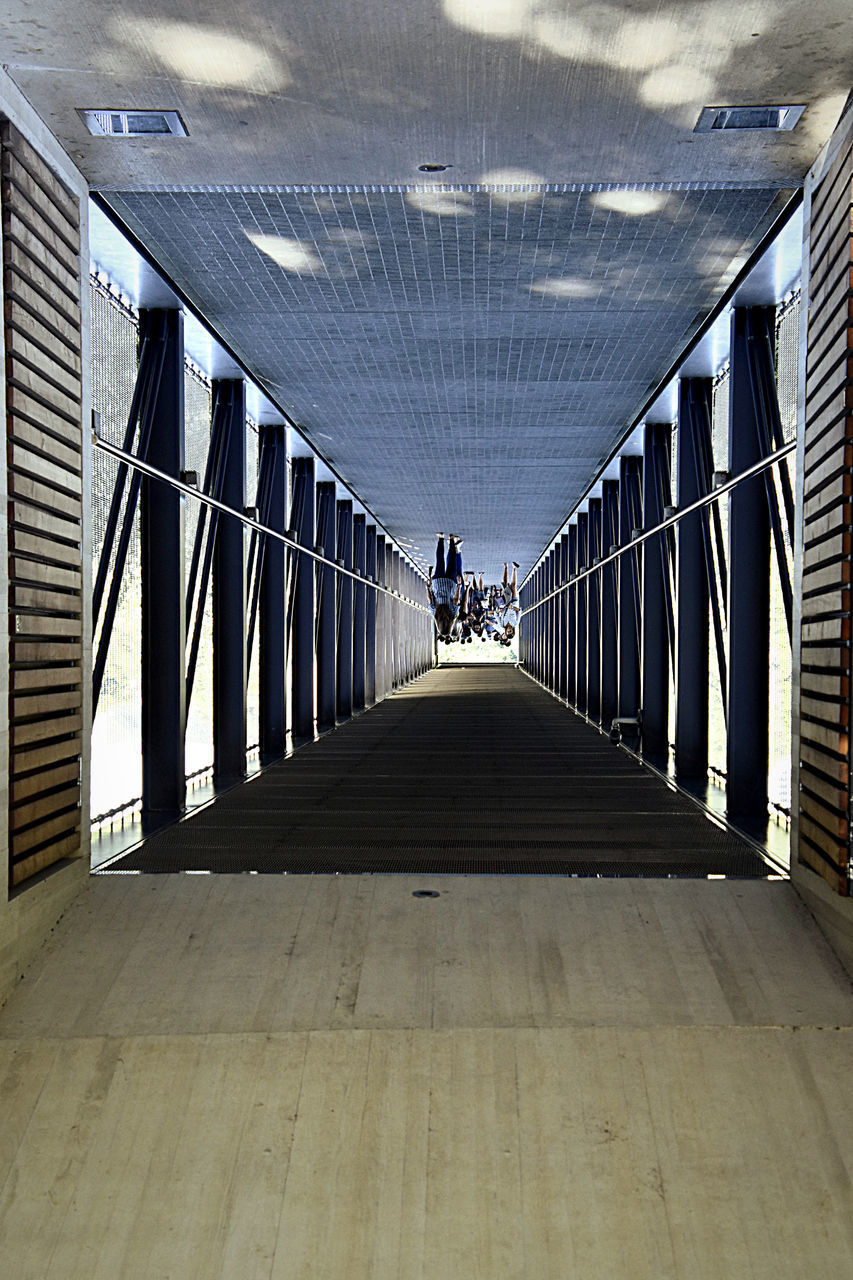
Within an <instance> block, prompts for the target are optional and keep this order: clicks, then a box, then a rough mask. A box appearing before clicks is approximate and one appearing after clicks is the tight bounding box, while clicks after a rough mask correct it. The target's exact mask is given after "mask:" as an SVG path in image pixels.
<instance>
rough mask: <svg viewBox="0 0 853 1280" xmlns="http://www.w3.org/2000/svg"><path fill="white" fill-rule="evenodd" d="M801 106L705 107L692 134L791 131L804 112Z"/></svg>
mask: <svg viewBox="0 0 853 1280" xmlns="http://www.w3.org/2000/svg"><path fill="white" fill-rule="evenodd" d="M805 109H806V108H805V105H802V106H770V107H768V106H757V107H705V108H704V109H703V111H702V114H701V115H700V117H699V119H698V120H697V122H696V127H695V129H694V130H693V132H694V133H716V132H717V131H718V130H722V129H774V130H780V129H781V130H790V129H793V128H794V126H795V125H796V123H797V121H798V120H799V118H800V116H801V115H802V114H803V112H804V111H805Z"/></svg>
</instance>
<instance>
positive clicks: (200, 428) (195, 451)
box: [184, 363, 213, 778]
mask: <svg viewBox="0 0 853 1280" xmlns="http://www.w3.org/2000/svg"><path fill="white" fill-rule="evenodd" d="M184 406H185V407H184V433H185V458H186V464H185V465H186V467H187V470H188V471H196V472H198V476H199V483H201V482H202V480H203V477H204V474H205V470H206V467H207V455H208V449H209V447H210V413H211V387H210V382H209V381H208V380H207V379H206V378H205V377H204V375H203V374H201V373H200V372H199V371H198V370H197V369H195V367H194V366H192V365H190V364H189V363H187V364H186V366H185V369H184ZM199 521H201V522H202V529H201V532H202V544H201V546H200V548H199V550H200V553H201V554H200V555H199V552H198V551H197V552H196V558H197V561H198V563H199V565H201V564H203V561H204V555H205V549H206V546H207V539H208V538H209V535H210V525H211V521H210V518H209V516H208V513H207V511H206V510H205V508H204V507H203V505H202V503H200V502H196V501H195V500H194V499H192V498H188V499H187V503H186V521H185V539H186V583H187V597H188V608H187V651H188V654H191V653H192V651H193V648H194V646H196V645H197V652H196V656H195V667H194V674H193V678H192V690H191V696H190V699H189V703H188V706H187V736H186V772H187V777H188V778H192V777H197V776H198V775H199V774H200V773H204V772H206V771H207V770H209V769H212V768H213V590H212V583H211V579H210V577H208V582H207V589H206V591H205V592H204V597H203V598H201V589H200V584H201V581H202V576H203V575H202V573H201V571H200V569H199V572H197V574H196V580H195V583H192V582H191V569H192V563H193V549H194V547H195V543H196V538H197V536H198V535H199ZM191 586H194V588H195V589H194V591H193V592H192V598H191V599H190V587H191ZM194 637H197V639H194Z"/></svg>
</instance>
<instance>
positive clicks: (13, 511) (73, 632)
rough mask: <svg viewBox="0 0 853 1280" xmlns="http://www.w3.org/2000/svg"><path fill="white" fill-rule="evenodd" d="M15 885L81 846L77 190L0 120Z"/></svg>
mask: <svg viewBox="0 0 853 1280" xmlns="http://www.w3.org/2000/svg"><path fill="white" fill-rule="evenodd" d="M0 169H1V170H2V210H3V214H2V231H3V308H4V350H5V362H6V449H7V462H8V485H9V510H8V520H9V650H10V652H9V660H10V676H9V718H10V721H9V722H10V747H9V774H10V777H9V847H10V868H9V877H10V884H11V886H18V885H21V884H23V883H24V882H25V881H26V880H28V879H29V878H30V877H32V876H34V875H36V874H37V873H38V872H40V871H42V870H44V868H45V867H48V866H51V865H52V864H53V863H55V862H57V861H59V860H60V859H63V858H68V857H73V856H75V855H77V854H79V852H80V753H81V743H82V738H81V734H82V726H83V706H82V680H83V652H82V534H81V519H82V465H81V460H82V414H81V405H82V387H81V354H82V343H81V319H80V279H79V276H80V216H79V208H78V204H77V201H76V199H74V198H73V197H72V196H71V195H69V193H68V192H67V191H66V190H65V188H64V187H63V186H62V184H61V183H60V182H59V181H58V179H57V178H56V176H55V175H54V174H53V172H52V171H51V169H50V168H49V167H48V166H47V165H46V164H45V163H44V161H43V160H42V159H41V157H40V156H39V155H38V154H37V153H36V152H35V151H34V150H33V149H32V147H31V146H30V145H29V144H28V143H27V142H26V140H25V139H24V138H23V137H22V136H21V134H20V133H19V132H18V131H17V129H15V128H14V126H13V125H11V124H10V123H9V122H8V121H3V122H2V125H0Z"/></svg>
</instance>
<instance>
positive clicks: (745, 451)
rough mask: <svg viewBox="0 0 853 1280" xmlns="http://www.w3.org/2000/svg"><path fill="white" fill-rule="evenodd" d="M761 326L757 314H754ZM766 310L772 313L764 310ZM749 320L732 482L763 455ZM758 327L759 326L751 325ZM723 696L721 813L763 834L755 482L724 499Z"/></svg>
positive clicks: (742, 332)
mask: <svg viewBox="0 0 853 1280" xmlns="http://www.w3.org/2000/svg"><path fill="white" fill-rule="evenodd" d="M756 310H757V311H758V312H759V315H758V316H757V317H756V318H757V319H758V320H759V321H761V320H763V321H764V323H765V326H766V316H764V315H763V314H761V313H763V312H764V311H765V308H760V309H758V308H757V309H756ZM771 310H772V309H771ZM752 320H753V314H752V313H751V311H750V310H749V309H748V308H745V307H735V309H734V311H733V312H732V333H731V376H730V381H729V468H730V470H731V472H732V474H733V475H737V474H738V473H739V472H741V471H744V470H746V468H747V467H749V466H751V465H752V464H753V463H755V462H758V461H759V459H760V458H761V457H762V456H763V453H764V450H763V449H762V437H763V435H765V434H769V433H767V432H765V430H764V429H763V427H764V424H763V423H762V422H761V421H760V418H759V414H760V408H761V405H760V402H758V401H757V397H756V396H755V395H754V393H753V377H752V376H751V375H752V374H753V372H754V371H753V367H752V366H753V362H757V361H758V360H760V359H761V358H762V355H763V354H764V353H763V350H762V348H760V347H758V348H757V349H755V350H750V345H751V343H750V339H751V332H750V329H751V322H752ZM757 327H759V328H760V325H759V326H757ZM728 622H729V667H728V675H729V691H728V700H727V708H728V734H727V742H726V811H727V813H728V815H729V817H731V818H733V819H735V820H736V821H739V822H742V823H746V824H748V825H750V826H757V827H758V828H759V829H761V830H763V828H764V826H765V825H766V822H767V767H768V753H769V743H768V716H769V710H768V708H769V697H770V692H769V653H770V519H769V514H768V505H767V494H766V490H765V478H764V477H763V476H758V477H756V478H755V479H753V480H747V481H745V482H744V483H743V484H739V485H738V486H737V488H736V489H733V490H732V492H731V494H730V495H729V611H728Z"/></svg>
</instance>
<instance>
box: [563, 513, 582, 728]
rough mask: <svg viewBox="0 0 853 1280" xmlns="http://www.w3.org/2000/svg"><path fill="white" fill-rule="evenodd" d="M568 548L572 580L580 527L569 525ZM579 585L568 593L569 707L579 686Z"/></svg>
mask: <svg viewBox="0 0 853 1280" xmlns="http://www.w3.org/2000/svg"><path fill="white" fill-rule="evenodd" d="M567 538H568V546H567V550H566V577H567V578H568V579H571V578H573V577H574V575H575V574H576V573H577V571H578V527H577V525H576V524H570V525H569V531H568V535H567ZM577 603H578V588H577V584H576V585H575V586H573V587H569V589H568V590H567V591H566V690H565V694H564V695H563V696H564V697H565V699H566V701H567V702H568V704H569V706H570V707H572V706H574V705H575V701H576V696H577V694H576V690H577V686H576V683H575V679H576V650H577Z"/></svg>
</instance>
